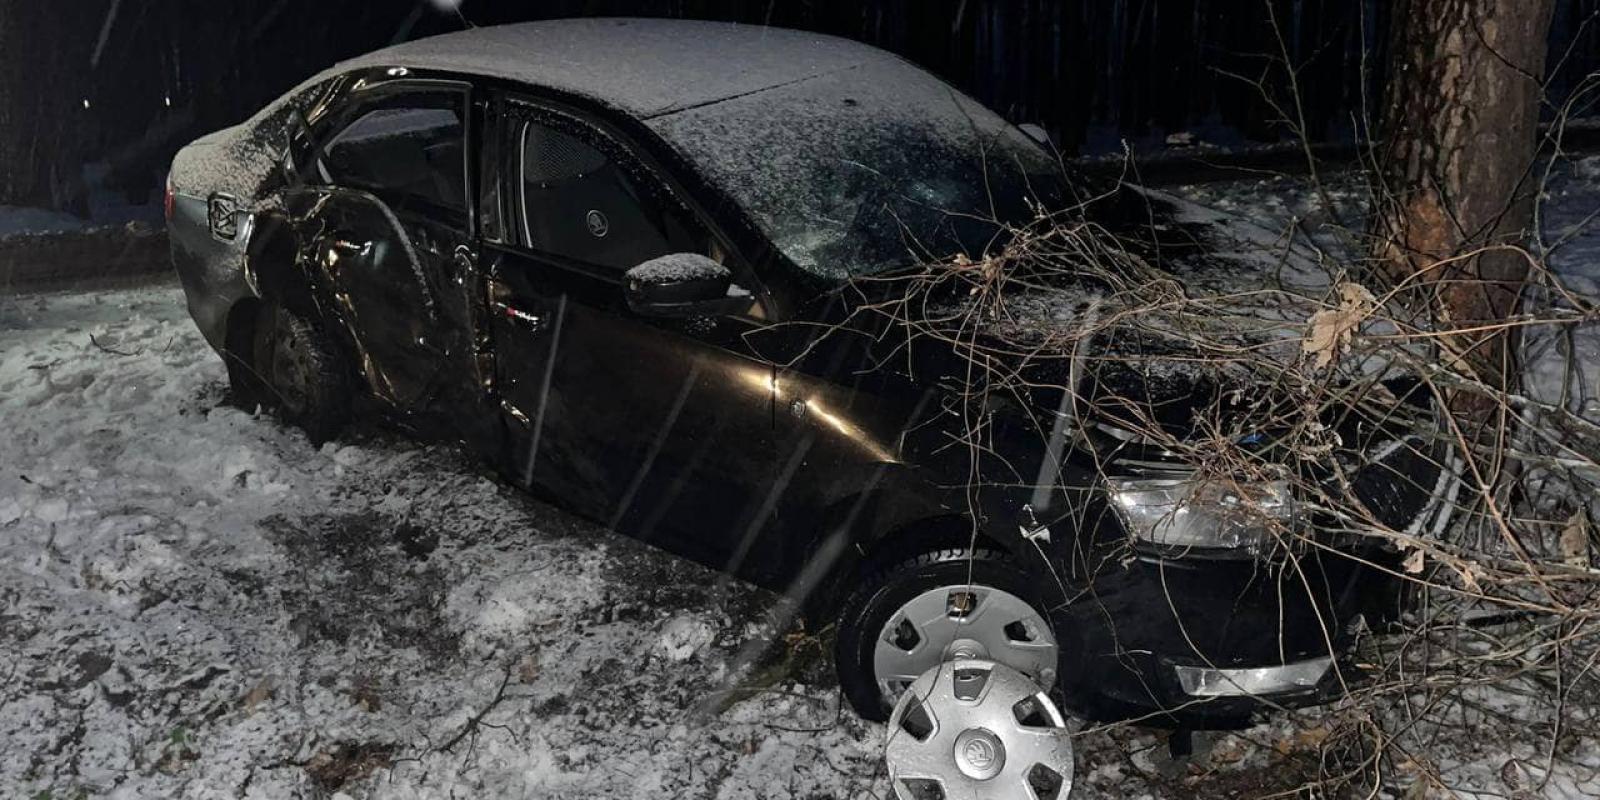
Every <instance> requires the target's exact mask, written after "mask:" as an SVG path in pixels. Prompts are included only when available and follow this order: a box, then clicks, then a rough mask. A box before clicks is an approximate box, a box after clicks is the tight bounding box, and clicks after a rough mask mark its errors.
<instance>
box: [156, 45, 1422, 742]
mask: <svg viewBox="0 0 1600 800" xmlns="http://www.w3.org/2000/svg"><path fill="white" fill-rule="evenodd" d="M1083 189H1084V187H1081V186H1078V185H1075V184H1074V183H1073V181H1072V179H1070V178H1068V177H1065V176H1064V172H1063V170H1062V168H1061V165H1060V163H1059V160H1058V159H1057V158H1056V157H1055V156H1053V155H1052V153H1051V151H1050V150H1049V148H1048V147H1046V146H1044V144H1043V143H1041V142H1040V141H1038V140H1036V139H1035V138H1034V137H1033V136H1031V135H1030V134H1028V133H1025V132H1024V131H1022V130H1020V129H1018V128H1016V127H1013V126H1012V125H1010V124H1008V123H1007V122H1005V121H1003V120H1002V119H1001V118H999V117H998V116H996V115H995V114H994V113H992V112H991V111H989V110H987V109H985V108H984V107H982V106H981V105H980V104H978V103H977V102H975V101H973V100H972V99H970V98H968V97H966V96H964V95H962V94H961V93H960V92H958V91H957V90H955V89H953V88H951V87H950V86H948V85H946V84H944V83H942V82H941V81H939V80H938V79H936V78H934V77H932V76H930V75H928V74H927V73H925V72H923V71H922V70H920V69H918V68H917V67H915V66H913V65H911V64H909V63H907V62H906V61H903V60H901V59H899V58H897V57H895V56H892V55H889V54H887V53H884V52H881V51H878V50H875V49H873V48H870V47H867V46H864V45H860V44H856V43H852V42H848V41H844V40H840V39H836V38H831V37H826V36H820V35H813V34H806V33H798V32H792V31H783V30H774V29H768V28H760V27H744V26H738V25H727V24H710V23H692V22H667V21H648V20H582V21H561V22H549V23H536V24H526V25H516V26H507V27H498V28H481V29H473V30H469V31H464V32H462V33H458V34H452V35H447V36H442V37H438V38H433V39H426V40H422V41H417V42H412V43H408V44H403V45H399V46H397V47H393V48H390V49H387V50H383V51H380V52H377V53H374V54H371V55H369V56H365V57H362V58H359V59H356V60H354V61H351V62H348V63H345V64H341V65H339V66H337V67H335V68H334V69H332V70H330V71H328V72H326V73H324V74H322V75H320V76H318V77H316V78H314V79H312V80H310V81H308V82H307V83H305V84H303V85H302V86H301V87H299V88H297V89H295V90H294V91H292V92H291V93H289V94H288V95H287V96H285V97H284V98H283V99H281V100H280V101H278V102H277V103H275V104H273V105H272V106H270V107H268V108H267V109H265V110H264V111H262V112H261V113H260V114H258V115H256V116H255V117H253V118H252V119H250V120H248V121H246V122H245V123H243V124H242V125H240V126H237V127H235V128H231V129H228V130H224V131H220V132H218V133H216V134H212V135H210V136H207V137H205V138H203V139H201V140H199V141H197V142H195V143H194V144H192V145H190V146H189V147H188V148H186V149H185V150H184V151H183V152H182V153H180V154H179V156H178V157H177V159H176V161H175V163H174V165H173V169H172V173H171V177H170V179H169V197H168V215H169V219H170V231H171V238H172V246H173V260H174V262H175V265H176V268H177V271H178V273H179V275H180V276H181V279H182V282H183V286H184V288H185V291H186V293H187V297H188V303H189V308H190V311H191V313H192V315H193V317H194V319H195V321H196V323H197V324H198V325H199V327H200V330H201V331H202V332H203V333H204V335H205V337H206V339H207V340H208V341H209V342H210V344H211V345H212V346H213V347H214V348H215V349H216V351H217V352H218V353H219V354H220V355H221V356H222V357H223V359H224V360H225V362H226V364H227V368H228V374H229V376H230V380H231V383H232V388H233V391H234V393H235V394H236V396H238V397H239V398H240V399H241V400H242V401H244V402H246V403H252V404H262V405H266V406H269V407H273V408H276V409H277V410H278V411H279V413H280V414H281V416H282V417H283V418H284V419H286V420H288V421H290V422H292V423H295V424H297V425H300V426H302V427H303V428H304V429H305V430H306V431H307V432H308V434H309V435H310V437H311V438H312V439H313V441H320V440H323V439H326V438H328V437H332V436H334V435H335V434H336V433H337V432H338V430H339V429H340V427H341V426H342V425H343V424H344V423H345V422H346V421H347V420H348V419H349V417H350V415H351V414H352V413H355V412H357V411H362V410H366V411H374V410H375V411H377V412H379V413H382V414H385V415H387V416H388V417H389V418H391V419H394V420H398V421H400V422H401V423H403V424H404V425H406V426H409V427H410V428H411V429H413V430H417V431H420V432H426V433H428V434H438V433H439V432H448V433H449V435H450V436H452V437H458V438H460V439H461V440H464V441H465V442H467V443H468V444H469V445H470V446H471V447H473V448H475V449H477V450H479V451H481V452H482V453H483V454H484V455H485V456H486V457H487V458H489V459H492V460H493V462H494V463H495V464H496V465H497V466H498V467H499V468H500V469H501V470H502V471H503V473H504V474H505V475H506V476H507V478H508V479H509V480H511V481H514V482H515V483H517V484H519V485H521V486H524V487H526V488H528V489H530V490H532V491H534V492H536V493H538V494H540V495H543V496H546V497H548V498H552V499H553V500H554V501H555V502H558V503H560V504H561V505H563V506H565V507H568V508H570V509H572V510H574V511H576V512H577V513H580V514H583V515H586V516H588V517H590V518H593V519H596V520H599V521H601V522H603V523H604V524H606V525H608V526H610V527H611V528H614V529H616V530H618V531H621V532H624V533H627V534H629V535H633V536H636V537H640V538H642V539H644V540H647V541H650V542H652V543H656V544H658V545H660V546H661V547H664V548H667V549H670V550H672V551H675V552H678V553H681V554H684V555H687V556H689V557H692V558H695V559H698V560H701V561H704V562H705V563H707V564H711V565H714V566H716V567H719V568H721V569H724V570H726V571H728V572H729V573H732V574H734V575H737V576H739V577H741V578H744V579H747V580H750V581H753V582H756V583H758V584H761V585H763V586H767V587H770V588H772V589H774V590H777V591H780V592H784V593H786V594H787V595H789V596H791V597H793V598H794V599H795V600H796V601H798V602H800V603H801V604H803V606H804V608H805V609H806V610H807V611H808V612H809V613H811V614H821V615H826V616H825V619H837V629H836V641H837V645H836V658H837V667H838V673H839V679H840V682H841V684H842V685H843V687H844V689H845V692H846V694H847V696H848V698H849V699H850V701H851V703H852V704H853V705H854V706H855V708H856V709H857V710H858V711H860V712H861V713H862V714H863V715H864V716H867V717H872V718H883V717H884V715H885V713H886V709H887V707H888V706H887V704H888V703H889V702H890V701H891V700H892V699H893V698H894V697H895V696H896V694H897V693H898V692H900V691H901V690H903V688H904V687H905V686H907V685H908V684H909V683H910V681H912V680H913V679H914V678H916V677H917V676H918V675H920V674H921V673H923V672H924V671H926V670H928V669H929V668H931V667H933V666H935V665H937V664H938V663H940V662H941V661H943V660H946V659H951V658H957V657H980V658H988V659H991V660H995V661H999V662H1003V663H1006V664H1009V665H1011V666H1013V667H1015V668H1017V669H1019V670H1021V671H1022V672H1024V673H1026V674H1028V675H1030V676H1032V677H1033V678H1035V679H1036V680H1038V681H1040V682H1041V683H1043V684H1045V685H1047V686H1052V687H1054V689H1055V690H1056V691H1057V692H1058V696H1059V697H1061V698H1063V699H1064V700H1065V701H1066V702H1067V704H1068V705H1069V706H1071V707H1073V708H1074V709H1076V710H1077V711H1079V712H1080V713H1083V714H1088V715H1093V716H1097V717H1123V716H1128V715H1141V714H1150V713H1151V712H1156V714H1157V715H1158V716H1159V717H1160V718H1162V719H1166V720H1169V721H1174V722H1178V723H1181V724H1195V723H1200V722H1217V721H1223V720H1229V719H1235V718H1237V715H1240V714H1245V713H1248V712H1250V711H1251V710H1252V709H1254V708H1256V707H1258V706H1259V704H1260V703H1262V702H1263V701H1270V702H1272V703H1276V704H1292V703H1297V702H1307V701H1312V700H1315V699H1316V698H1319V697H1323V696H1326V694H1327V692H1328V691H1330V690H1331V689H1333V688H1334V687H1336V686H1337V685H1340V684H1342V682H1343V681H1345V680H1347V679H1348V677H1349V676H1348V675H1344V674H1342V672H1341V669H1340V668H1339V663H1340V661H1339V658H1338V656H1339V654H1340V653H1341V652H1342V648H1344V647H1345V645H1346V643H1347V642H1348V641H1349V636H1350V633H1351V631H1352V630H1353V629H1354V628H1355V627H1356V625H1357V624H1358V621H1359V620H1360V619H1361V618H1362V617H1363V615H1370V614H1372V613H1374V611H1375V610H1376V609H1377V608H1378V607H1379V606H1382V605H1384V603H1382V602H1380V601H1382V600H1383V599H1385V598H1387V597H1388V596H1389V595H1392V594H1393V593H1394V585H1393V582H1392V580H1391V579H1390V578H1388V577H1386V576H1385V575H1384V571H1383V570H1379V569H1373V568H1371V566H1370V565H1373V564H1382V563H1386V562H1385V561H1384V559H1385V558H1386V556H1385V555H1384V554H1381V553H1378V554H1373V553H1361V554H1359V555H1356V554H1352V555H1351V556H1350V557H1344V555H1342V551H1340V550H1338V549H1337V548H1318V549H1314V550H1313V551H1312V552H1310V553H1308V554H1306V555H1305V556H1304V557H1302V558H1299V559H1297V561H1296V562H1295V567H1294V568H1293V569H1284V568H1281V565H1280V566H1278V567H1274V566H1271V565H1269V563H1268V562H1267V561H1266V560H1264V558H1263V556H1262V548H1261V547H1260V545H1261V544H1262V542H1263V541H1264V540H1265V539H1267V538H1270V537H1269V532H1268V531H1267V530H1266V528H1267V527H1270V524H1272V523H1277V524H1282V525H1300V524H1302V523H1304V522H1305V520H1306V519H1308V517H1307V516H1306V515H1303V514H1301V513H1300V512H1299V511H1297V510H1296V506H1295V503H1294V498H1293V497H1290V496H1287V495H1288V494H1292V492H1291V491H1290V490H1289V489H1286V488H1285V487H1284V486H1281V485H1278V484H1276V483H1273V482H1271V481H1264V482H1262V483H1260V484H1259V485H1255V486H1250V487H1245V489H1244V490H1243V491H1244V492H1245V493H1247V494H1250V496H1252V497H1255V498H1257V499H1262V498H1264V499H1265V501H1263V502H1261V503H1258V505H1259V506H1260V507H1261V508H1264V509H1266V515H1267V516H1268V517H1272V516H1273V515H1278V516H1277V517H1275V518H1274V519H1269V520H1266V521H1258V522H1255V523H1249V524H1242V525H1241V524H1239V522H1238V519H1239V518H1238V517H1237V516H1229V515H1228V513H1226V511H1225V507H1226V506H1229V505H1230V504H1237V502H1238V501H1239V497H1238V496H1237V495H1238V492H1235V493H1232V494H1230V493H1226V492H1205V491H1195V487H1193V486H1191V485H1190V483H1189V481H1190V476H1191V475H1192V474H1193V473H1192V471H1191V467H1192V465H1186V464H1184V463H1181V461H1174V460H1173V459H1172V458H1171V454H1170V453H1166V454H1163V453H1161V452H1151V449H1150V448H1149V447H1142V446H1141V445H1140V443H1139V442H1138V438H1139V437H1138V436H1137V434H1136V433H1134V432H1131V431H1127V430H1119V429H1117V426H1116V424H1115V423H1114V421H1107V420H1099V421H1094V422H1091V421H1088V420H1086V419H1084V418H1082V417H1081V416H1078V415H1074V414H1072V413H1068V412H1069V409H1068V408H1067V406H1068V405H1070V404H1067V403H1064V402H1062V400H1061V393H1060V392H1057V393H1056V394H1055V395H1051V394H1050V393H1049V392H1048V391H1044V390H1042V389H1041V391H1039V392H1036V393H1035V397H1034V398H1033V400H1032V401H1028V400H1027V398H1026V397H1024V398H1023V400H1024V402H1018V401H1017V399H1016V398H1013V399H1012V400H1011V401H1009V402H996V403H993V404H991V405H990V406H986V407H985V408H983V409H982V410H981V414H980V415H978V416H975V415H974V413H971V409H970V403H969V402H968V400H969V398H970V393H971V387H970V386H967V385H963V383H962V376H963V375H966V374H969V373H970V364H971V358H970V350H969V351H962V350H961V348H958V347H952V346H951V345H950V342H949V341H947V340H946V339H945V338H944V337H938V336H934V337H923V338H920V339H919V338H916V337H910V336H908V335H905V331H904V328H905V326H906V324H907V323H906V320H905V319H903V318H898V317H895V316H893V315H882V314H877V315H874V314H863V313H860V312H861V310H862V308H864V307H868V306H873V305H874V304H876V303H878V302H879V300H881V294H882V292H885V291H889V292H893V291H896V290H895V289H894V280H893V279H892V278H893V276H895V275H897V274H899V273H898V272H897V271H899V270H903V269H905V268H906V267H907V266H908V265H914V264H918V263H938V262H948V261H950V259H951V258H952V257H953V256H955V254H958V253H960V254H965V256H966V257H968V258H969V259H970V258H981V257H982V254H983V252H984V249H985V248H986V247H990V246H992V244H993V243H994V242H996V241H998V240H999V239H1000V238H1002V237H1003V235H1004V234H1005V232H1006V231H1007V230H1011V229H1012V228H1013V224H1014V223H1015V224H1022V223H1026V221H1028V220H1030V219H1036V218H1037V216H1038V215H1039V214H1040V213H1041V211H1040V209H1041V208H1043V207H1044V206H1045V205H1048V204H1050V203H1058V204H1059V203H1063V202H1068V201H1069V200H1070V198H1073V197H1079V196H1082V195H1084V194H1086V193H1087V194H1092V192H1085V191H1083ZM1115 194H1116V199H1115V202H1114V203H1113V204H1112V205H1114V206H1120V207H1122V211H1121V212H1119V213H1121V214H1122V215H1123V218H1125V219H1126V218H1137V219H1146V220H1149V219H1156V218H1157V217H1160V216H1161V215H1165V217H1162V218H1172V219H1173V220H1176V222H1175V223H1174V224H1177V223H1183V222H1184V220H1185V219H1188V222H1189V223H1194V224H1209V221H1213V220H1211V218H1210V217H1208V216H1206V215H1205V214H1196V213H1193V210H1192V209H1187V210H1186V209H1184V208H1182V207H1180V206H1179V205H1177V204H1176V203H1175V201H1171V200H1169V199H1163V198H1162V197H1161V196H1160V195H1158V194H1156V193H1151V192H1145V191H1143V190H1138V189H1136V188H1134V187H1122V189H1120V190H1119V191H1117V192H1115ZM1130 204H1132V205H1136V206H1141V207H1140V208H1137V209H1135V210H1133V211H1132V212H1129V211H1128V208H1127V206H1129V205H1130ZM1141 204H1142V205H1141ZM1148 227H1149V228H1150V229H1152V230H1156V229H1159V230H1168V229H1169V226H1167V225H1166V224H1160V225H1150V226H1148ZM1108 229H1109V228H1108ZM1235 266H1237V265H1235ZM957 299H959V298H957ZM963 352H967V355H966V356H964V355H963ZM1168 383H1169V384H1170V383H1171V382H1170V381H1168ZM1134 384H1137V385H1138V386H1139V387H1141V388H1139V389H1138V390H1139V391H1143V392H1151V393H1153V392H1156V391H1157V390H1158V388H1159V387H1155V386H1154V385H1153V384H1152V385H1146V384H1145V383H1141V382H1137V381H1136V382H1134ZM1045 385H1046V384H1043V383H1041V384H1040V386H1045ZM1161 391H1166V392H1167V393H1168V394H1175V395H1178V396H1182V397H1188V398H1189V399H1190V400H1191V401H1193V400H1194V398H1196V397H1199V396H1201V395H1205V396H1207V397H1211V396H1213V395H1215V394H1216V392H1210V393H1209V394H1208V393H1206V392H1202V391H1200V390H1199V389H1197V388H1195V387H1194V386H1189V385H1181V384H1180V385H1179V386H1178V388H1176V389H1172V388H1171V387H1170V386H1169V387H1168V388H1167V389H1164V390H1161ZM1148 399H1149V398H1146V400H1148ZM1141 402H1144V401H1141ZM1191 404H1192V403H1191ZM1027 405H1034V406H1035V407H1032V408H1029V407H1024V406H1027ZM1164 407H1169V408H1170V407H1171V406H1170V404H1169V405H1168V406H1164ZM979 416H981V419H979ZM975 419H977V420H978V421H977V422H975V421H974V420H975ZM975 425H976V426H978V427H980V428H981V429H982V437H981V438H982V444H981V446H974V445H973V442H974V441H975V437H974V434H973V431H974V426H975ZM1394 451H1395V448H1390V449H1389V450H1387V451H1385V452H1386V453H1388V452H1394ZM1374 463H1376V462H1374ZM1381 474H1382V475H1383V476H1385V477H1382V478H1381V479H1379V480H1376V481H1374V480H1368V483H1371V484H1373V485H1374V486H1376V487H1377V488H1376V489H1375V490H1374V491H1377V492H1378V493H1379V494H1382V495H1383V496H1384V497H1387V498H1389V499H1390V500H1391V501H1392V503H1393V504H1396V508H1397V509H1398V510H1397V511H1396V512H1395V513H1396V514H1398V515H1399V516H1401V517H1407V516H1408V515H1410V516H1414V515H1416V514H1417V513H1418V512H1419V511H1421V510H1422V508H1423V506H1424V505H1426V503H1425V502H1424V500H1425V499H1426V498H1427V496H1428V490H1429V489H1430V487H1431V486H1432V485H1433V484H1431V483H1430V481H1432V480H1433V479H1434V477H1433V476H1432V475H1423V474H1417V475H1409V474H1407V473H1405V471H1404V470H1401V469H1386V470H1385V471H1383V472H1382V473H1381ZM1412 482H1414V483H1415V486H1414V487H1413V486H1401V487H1400V488H1399V489H1397V488H1396V486H1399V485H1401V484H1409V483H1412ZM1419 487H1420V488H1419ZM1180 506H1181V511H1182V513H1177V512H1175V511H1174V509H1175V508H1179V507H1180ZM1404 523H1405V520H1404V519H1400V520H1397V523H1396V524H1404Z"/></svg>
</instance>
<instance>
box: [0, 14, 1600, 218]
mask: <svg viewBox="0 0 1600 800" xmlns="http://www.w3.org/2000/svg"><path fill="white" fill-rule="evenodd" d="M1391 5H1392V3H1391V2H1390V0H859V1H857V2H841V1H839V0H752V1H745V2H741V1H739V0H466V2H465V3H463V4H462V5H461V6H460V8H459V11H456V10H451V9H450V7H449V6H450V4H449V3H447V2H443V0H437V1H436V0H163V1H162V2H147V1H146V0H7V1H6V2H5V4H4V5H3V6H0V8H3V9H4V10H3V12H0V204H14V205H30V206H40V207H52V208H58V209H62V210H68V211H78V212H80V213H81V212H82V210H83V206H84V203H85V199H84V196H85V186H84V184H85V180H84V169H83V167H84V165H85V164H95V165H97V166H96V169H95V170H94V171H95V172H96V173H97V174H104V177H103V178H98V179H96V180H97V181H99V182H101V183H104V184H105V185H107V186H110V187H111V188H113V189H115V190H116V191H118V192H120V193H122V194H123V195H125V196H126V197H127V198H128V200H129V201H130V202H141V201H144V200H146V199H148V198H149V197H150V196H151V195H152V193H154V192H157V191H159V186H160V183H161V180H162V177H163V176H164V174H165V170H166V167H167V164H168V163H169V161H170V159H171V156H172V153H173V152H175V151H176V150H177V148H178V147H180V146H182V144H184V143H185V142H187V141H189V140H191V139H193V138H194V137H195V136H197V135H199V134H201V133H204V132H206V131H209V130H213V129H216V128H219V127H222V126H225V125H230V124H233V123H235V122H238V121H239V120H241V119H243V118H245V117H246V116H248V115H249V114H250V113H252V112H253V111H254V110H256V109H257V108H259V107H261V106H262V105H263V104H265V103H266V102H268V101H269V100H270V99H272V98H273V97H275V96H277V95H279V94H280V93H282V92H283V91H285V90H286V89H288V88H290V87H291V86H293V85H294V84H296V83H298V82H299V81H301V80H303V79H304V78H306V77H307V76H309V75H311V74H313V73H314V72H316V71H318V70H321V69H323V68H325V67H327V66H329V65H331V64H333V63H335V62H337V61H339V60H341V59H344V58H348V57H350V56H353V55H356V54H358V53H362V52H365V51H369V50H372V49H375V48H378V47H382V46H384V45H387V44H390V43H392V42H396V41H402V40H406V39H410V38H417V37H420V36H427V35H431V34H435V33H442V32H446V31H451V30H457V29H459V28H461V27H462V26H463V24H464V20H470V21H471V22H472V23H475V24H479V25H488V24H496V23H502V22H511V21H516V20H526V19H544V18H554V17H567V16H603V15H618V16H620V15H629V16H668V17H687V18H700V19H719V20H734V21H739V22H746V23H755V24H771V25H778V26H784V27H793V28H803V29H808V30H815V31H821V32H825V33H830V34H836V35H840V36H847V37H850V38H853V39H859V40H861V41H865V42H869V43H872V44H875V45H878V46H880V47H884V48H886V49H889V50H892V51H894V52H897V53H900V54H902V55H904V56H906V57H908V58H910V59H911V60H913V61H916V62H917V63H919V64H922V65H923V66H925V67H927V68H929V69H931V70H933V71H934V72H936V73H938V74H939V75H941V76H943V77H944V78H946V79H947V80H949V81H951V82H952V83H954V84H956V85H957V86H960V87H961V88H963V89H965V90H966V91H968V92H970V93H972V94H973V95H975V96H977V97H978V98H980V99H981V100H983V101H984V102H985V103H987V104H988V105H990V106H991V107H993V108H994V109H996V110H997V111H999V112H1001V113H1002V114H1004V115H1006V116H1007V117H1009V118H1011V119H1013V120H1015V121H1018V122H1036V123H1040V124H1042V125H1044V126H1045V127H1046V128H1047V129H1048V130H1049V131H1050V132H1051V133H1052V135H1053V136H1055V137H1056V139H1057V141H1058V142H1059V144H1060V145H1061V146H1062V147H1063V149H1064V150H1066V151H1067V152H1068V153H1069V154H1094V153H1104V152H1109V151H1113V150H1115V149H1117V148H1119V147H1120V142H1122V141H1123V140H1127V141H1128V142H1130V143H1131V144H1132V145H1134V146H1135V148H1136V149H1138V150H1139V151H1141V152H1153V151H1159V150H1161V149H1162V148H1163V147H1165V146H1166V142H1167V137H1168V135H1170V134H1173V133H1180V132H1187V133H1192V134H1194V135H1195V136H1196V137H1198V139H1199V140H1200V141H1202V142H1207V143H1210V144H1216V145H1222V146H1241V145H1247V144H1251V143H1270V142H1274V141H1278V140H1280V139H1282V138H1283V137H1284V136H1285V135H1286V128H1285V126H1284V125H1283V124H1282V120H1281V119H1280V115H1279V113H1278V112H1277V111H1275V110H1274V108H1273V106H1272V104H1271V103H1269V102H1267V100H1266V99H1265V98H1264V96H1263V90H1265V91H1266V92H1267V93H1268V94H1269V95H1270V96H1274V97H1279V98H1284V97H1287V89H1288V81H1287V78H1288V76H1289V72H1288V70H1287V69H1286V68H1285V67H1286V65H1292V67H1293V69H1294V71H1295V72H1294V75H1295V77H1296V79H1297V81H1298V84H1299V87H1300V94H1301V98H1302V100H1303V103H1304V115H1305V119H1306V122H1307V130H1308V133H1309V135H1310V136H1311V137H1313V138H1314V139H1317V140H1319V141H1348V140H1350V139H1352V137H1353V136H1354V135H1355V132H1356V131H1357V130H1358V128H1359V127H1360V125H1361V122H1360V120H1362V119H1363V118H1364V117H1365V116H1366V108H1367V103H1368V101H1369V100H1370V99H1371V98H1372V97H1374V91H1375V90H1376V88H1377V87H1380V86H1381V85H1382V81H1383V79H1384V73H1385V67H1386V61H1387V57H1386V52H1385V51H1386V49H1387V48H1386V42H1387V40H1388V32H1389V16H1390V13H1391V12H1390V8H1391ZM1559 6H1560V7H1559V10H1558V12H1557V18H1556V24H1555V26H1554V32H1553V34H1552V42H1551V47H1552V50H1551V58H1550V63H1551V65H1552V68H1551V73H1552V75H1551V92H1550V95H1551V98H1552V103H1553V104H1554V103H1559V102H1560V101H1561V99H1562V98H1563V97H1565V96H1566V95H1567V94H1569V93H1570V92H1571V90H1572V88H1573V87H1574V86H1576V85H1577V83H1578V82H1579V81H1580V80H1581V79H1582V78H1583V77H1584V76H1585V75H1586V74H1588V73H1589V72H1592V71H1594V70H1595V69H1596V68H1597V67H1600V31H1597V30H1596V28H1597V25H1596V16H1597V14H1600V0H1560V2H1559ZM1582 111H1586V110H1584V109H1580V112H1582Z"/></svg>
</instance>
